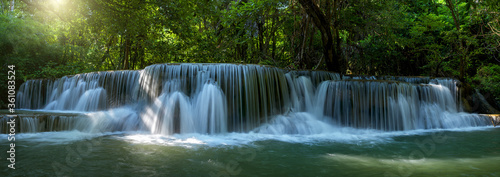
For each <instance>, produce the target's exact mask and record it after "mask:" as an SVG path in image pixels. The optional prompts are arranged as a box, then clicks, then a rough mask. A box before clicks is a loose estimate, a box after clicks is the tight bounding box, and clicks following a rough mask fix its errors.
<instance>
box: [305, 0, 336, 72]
mask: <svg viewBox="0 0 500 177" xmlns="http://www.w3.org/2000/svg"><path fill="white" fill-rule="evenodd" d="M299 3H300V4H301V5H302V7H303V8H304V10H305V11H306V13H307V15H309V16H310V17H311V18H312V20H313V22H314V24H315V25H316V27H317V28H318V29H319V31H320V32H321V39H322V42H323V54H324V56H325V62H326V67H327V68H328V70H329V71H333V72H339V73H340V72H341V68H340V66H339V61H338V60H339V57H338V55H337V53H336V52H335V51H334V48H333V36H332V30H331V28H330V22H329V21H327V20H326V16H325V14H324V13H323V12H322V11H321V9H319V7H318V6H316V5H315V4H314V3H313V2H312V0H299Z"/></svg>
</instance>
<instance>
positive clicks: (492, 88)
mask: <svg viewBox="0 0 500 177" xmlns="http://www.w3.org/2000/svg"><path fill="white" fill-rule="evenodd" d="M474 83H475V86H476V88H478V89H479V90H480V91H481V92H482V93H486V94H490V95H492V96H493V97H494V100H495V102H496V104H497V105H499V103H500V66H499V65H494V64H492V65H489V66H482V67H480V68H479V69H478V71H477V74H476V76H474Z"/></svg>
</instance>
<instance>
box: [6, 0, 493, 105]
mask: <svg viewBox="0 0 500 177" xmlns="http://www.w3.org/2000/svg"><path fill="white" fill-rule="evenodd" d="M0 1H1V4H0V60H1V62H0V63H2V68H0V70H1V71H0V77H1V78H2V80H3V79H4V78H6V73H7V72H6V70H7V67H6V66H7V65H12V64H15V65H16V69H17V78H18V83H21V82H23V81H25V80H26V79H33V78H55V77H61V76H63V75H70V74H76V73H81V72H90V71H100V70H120V69H141V68H144V67H146V66H148V65H151V64H155V63H169V62H210V63H212V62H214V63H218V62H220V63H258V64H266V65H274V66H278V67H283V68H290V69H322V70H331V71H335V72H341V73H352V74H366V75H430V76H445V77H455V78H458V79H460V80H462V81H465V82H471V81H472V80H473V78H476V81H478V82H480V83H478V84H476V85H480V86H484V87H488V88H491V89H496V92H498V88H499V87H490V86H488V85H487V84H486V83H483V82H486V81H487V80H485V79H481V78H488V77H489V76H492V75H494V76H492V78H495V77H498V76H499V75H498V72H483V70H490V69H491V68H494V67H498V65H499V64H500V54H499V53H500V52H499V51H500V23H499V19H500V18H499V17H500V10H499V9H500V2H499V1H496V0H479V1H472V0H378V1H371V0H212V1H197V0H183V1H176V0H173V1H153V0H71V1H70V0H0ZM477 71H480V73H479V75H478V76H476V73H477ZM4 83H5V81H2V84H0V89H1V90H5V88H6V85H5V84H4ZM2 92H4V91H2ZM2 99H4V98H2Z"/></svg>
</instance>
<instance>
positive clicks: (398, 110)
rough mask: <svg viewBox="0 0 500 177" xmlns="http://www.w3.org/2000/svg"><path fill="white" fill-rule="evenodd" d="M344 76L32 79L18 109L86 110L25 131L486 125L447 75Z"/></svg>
mask: <svg viewBox="0 0 500 177" xmlns="http://www.w3.org/2000/svg"><path fill="white" fill-rule="evenodd" d="M343 79H345V80H341V79H340V77H339V76H338V75H335V74H332V73H327V72H314V71H309V72H305V71H304V72H288V73H285V71H284V70H280V69H277V68H270V67H261V66H257V65H232V64H220V65H209V64H181V65H153V66H150V67H147V68H146V69H144V70H141V71H118V72H99V73H87V74H80V75H76V76H73V77H64V78H61V79H58V80H55V81H42V80H39V81H36V80H35V81H28V82H26V83H25V84H23V86H22V87H21V88H20V91H19V94H18V98H19V100H20V101H19V102H18V106H19V107H21V108H28V109H41V108H43V110H51V111H52V110H58V111H80V112H84V114H83V115H84V116H76V117H62V118H61V116H58V117H49V118H47V119H46V120H47V121H45V122H44V123H41V121H39V120H38V118H36V117H32V118H26V120H24V121H22V122H23V124H22V127H24V128H23V130H25V132H40V131H61V130H79V131H84V132H94V133H103V132H120V131H141V132H142V131H148V132H150V133H151V134H162V135H173V134H191V133H197V134H202V135H203V134H212V135H213V134H226V133H228V132H253V133H257V134H265V135H283V134H290V135H322V134H330V133H338V130H339V129H343V128H345V127H350V128H354V129H357V130H366V131H376V130H377V131H378V130H383V131H409V130H418V129H450V128H467V127H477V126H485V125H488V122H487V119H484V118H482V117H480V116H478V115H475V114H468V113H462V112H459V111H460V110H461V108H460V105H458V104H457V99H458V98H459V97H458V94H459V93H458V89H457V87H456V81H454V80H452V79H429V78H404V77H385V78H382V79H386V80H387V81H375V80H376V79H381V78H377V77H373V76H372V77H351V76H344V77H343ZM396 81H398V82H396ZM399 81H405V82H399ZM2 122H3V121H2ZM37 122H38V123H37ZM3 124H5V122H3ZM56 126H57V127H56ZM2 127H5V126H4V125H3V126H2ZM2 131H4V130H2Z"/></svg>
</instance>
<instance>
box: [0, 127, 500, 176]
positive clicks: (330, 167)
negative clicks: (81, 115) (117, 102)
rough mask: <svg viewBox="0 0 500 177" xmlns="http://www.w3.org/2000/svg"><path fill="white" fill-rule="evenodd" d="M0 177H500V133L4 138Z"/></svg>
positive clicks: (64, 134)
mask: <svg viewBox="0 0 500 177" xmlns="http://www.w3.org/2000/svg"><path fill="white" fill-rule="evenodd" d="M0 138H1V139H0V150H1V151H2V152H3V153H1V154H0V157H1V159H2V161H1V162H0V164H1V167H0V176H500V129H498V128H492V127H488V128H484V127H483V128H472V129H462V130H434V131H411V132H379V131H368V130H353V129H344V130H341V131H339V132H338V133H331V134H323V135H262V134H253V133H248V134H226V135H217V136H214V135H212V136H209V135H195V134H193V135H174V136H159V135H148V134H140V133H131V132H129V133H127V132H120V133H114V134H87V133H80V132H76V131H72V132H49V133H36V134H18V135H16V141H15V143H16V165H15V167H16V169H15V170H12V169H9V168H7V165H8V163H9V162H8V161H7V160H6V158H7V155H8V154H7V153H6V151H8V146H9V142H8V141H7V136H6V135H1V136H0Z"/></svg>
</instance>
